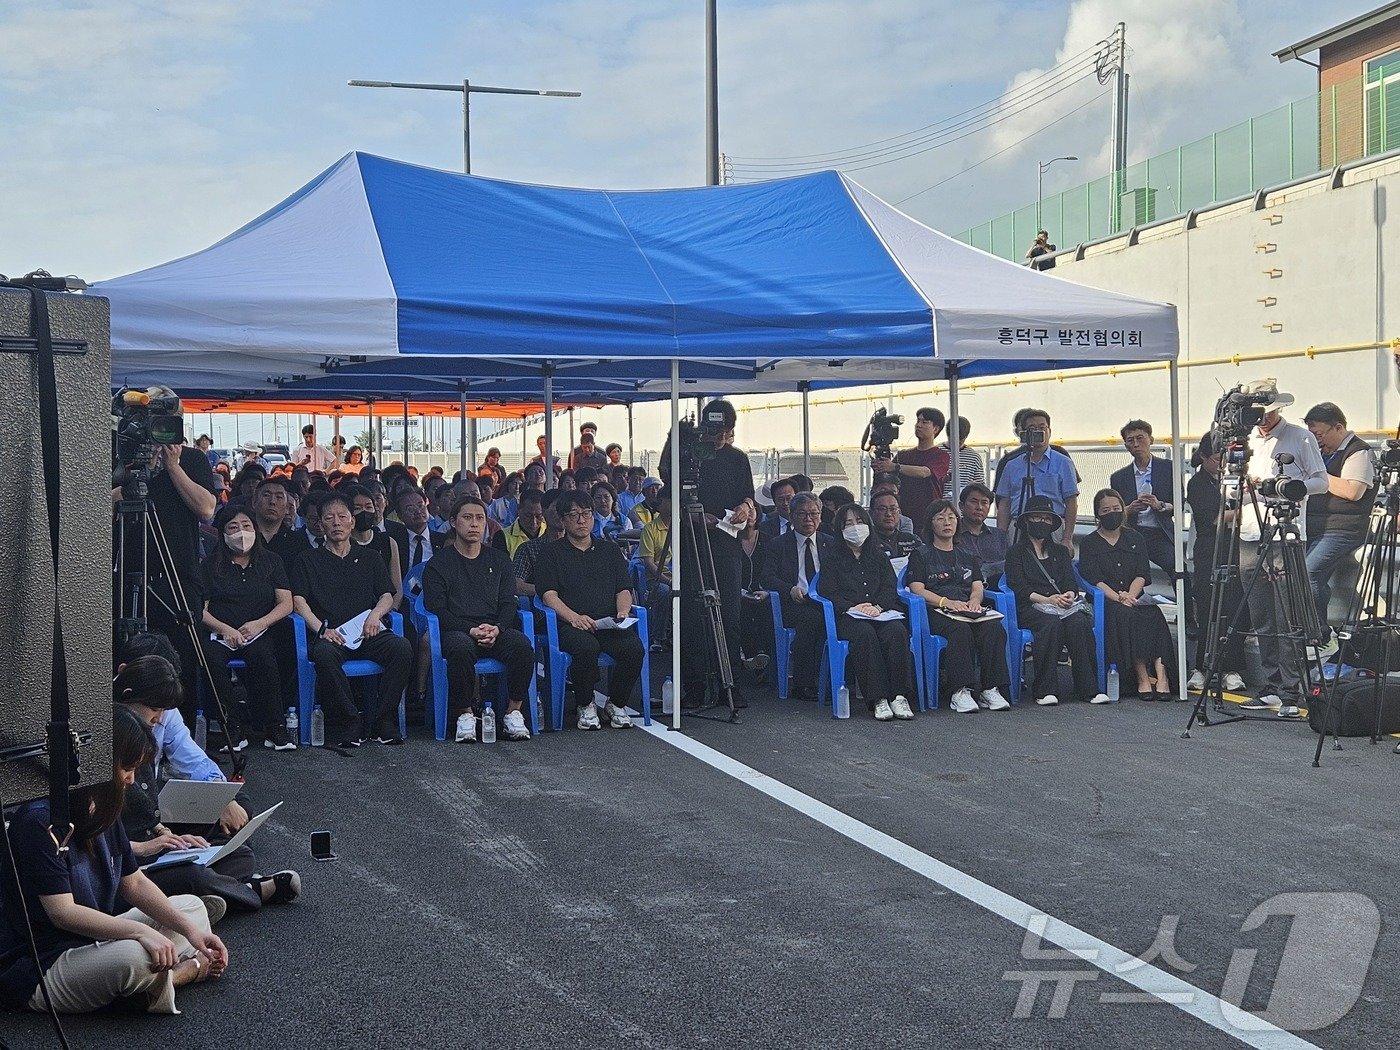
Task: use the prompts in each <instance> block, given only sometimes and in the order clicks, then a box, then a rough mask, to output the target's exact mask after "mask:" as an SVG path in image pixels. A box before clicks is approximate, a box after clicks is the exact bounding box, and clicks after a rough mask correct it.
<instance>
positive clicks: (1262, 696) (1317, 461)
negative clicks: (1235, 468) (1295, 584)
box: [1239, 379, 1327, 718]
mask: <svg viewBox="0 0 1400 1050" xmlns="http://www.w3.org/2000/svg"><path fill="white" fill-rule="evenodd" d="M1245 393H1247V394H1252V395H1258V396H1260V397H1261V399H1263V398H1267V401H1266V402H1265V403H1266V404H1269V405H1270V406H1271V407H1270V408H1269V410H1268V411H1267V412H1265V413H1264V418H1263V419H1262V420H1261V421H1260V422H1259V425H1258V426H1257V427H1256V428H1255V429H1254V430H1253V432H1251V434H1250V435H1249V453H1250V458H1249V467H1248V470H1249V480H1248V483H1247V489H1246V492H1245V495H1244V498H1243V500H1242V501H1241V503H1242V505H1241V507H1240V519H1239V520H1240V578H1241V579H1242V580H1244V581H1246V583H1245V588H1246V590H1247V592H1248V593H1247V594H1246V598H1247V601H1248V604H1249V618H1250V621H1251V623H1252V624H1253V625H1254V631H1255V632H1256V636H1257V637H1258V639H1259V660H1260V663H1261V664H1263V670H1264V684H1263V685H1262V686H1260V688H1259V691H1258V698H1257V699H1256V700H1254V701H1253V702H1252V703H1248V704H1245V705H1244V707H1245V709H1246V710H1253V711H1259V710H1265V709H1268V710H1274V711H1277V713H1278V716H1279V717H1280V718H1290V717H1295V716H1297V714H1298V705H1299V703H1300V701H1301V700H1302V695H1303V693H1302V681H1301V679H1300V678H1299V674H1298V665H1297V664H1296V663H1295V662H1294V660H1295V657H1296V655H1297V654H1295V653H1294V652H1291V651H1288V650H1287V649H1286V648H1285V646H1284V641H1285V638H1286V636H1287V635H1288V633H1289V624H1290V622H1291V619H1292V616H1294V615H1297V613H1295V612H1290V610H1289V609H1288V608H1287V607H1286V606H1285V604H1284V603H1285V601H1286V600H1287V599H1286V593H1285V590H1284V584H1285V582H1286V581H1285V580H1284V579H1283V578H1282V573H1283V546H1282V544H1281V543H1275V544H1273V545H1271V547H1270V550H1269V552H1268V553H1269V559H1268V560H1269V564H1267V565H1265V566H1264V567H1263V571H1262V572H1259V573H1258V578H1257V579H1256V580H1255V581H1254V586H1253V587H1250V586H1249V583H1248V582H1247V581H1248V580H1249V578H1250V574H1251V573H1253V572H1255V571H1256V570H1257V569H1258V568H1259V564H1260V562H1259V539H1260V536H1261V534H1262V528H1261V523H1260V521H1259V513H1258V510H1259V505H1258V504H1257V503H1256V499H1263V496H1262V494H1260V493H1259V492H1258V490H1259V488H1260V485H1259V482H1262V481H1265V480H1266V479H1270V478H1278V479H1281V480H1283V479H1287V480H1293V481H1301V482H1302V483H1303V485H1304V488H1305V490H1306V493H1307V495H1309V496H1313V495H1319V494H1321V493H1324V492H1326V491H1327V467H1326V465H1325V464H1324V463H1323V462H1322V453H1321V452H1320V451H1318V447H1317V440H1316V439H1315V438H1314V437H1313V436H1312V434H1310V433H1309V432H1308V431H1307V429H1306V428H1305V427H1300V426H1298V424H1296V423H1289V422H1288V421H1287V420H1285V419H1284V418H1283V416H1282V415H1280V414H1279V408H1281V407H1285V406H1287V405H1291V404H1293V397H1292V395H1290V394H1280V393H1279V392H1278V385H1277V383H1275V382H1274V380H1272V379H1263V380H1260V381H1258V382H1256V383H1253V384H1250V386H1249V387H1247V388H1246V390H1245ZM1298 536H1299V538H1300V539H1301V540H1302V541H1303V542H1304V543H1307V540H1308V530H1307V519H1306V518H1305V517H1300V518H1299V519H1298Z"/></svg>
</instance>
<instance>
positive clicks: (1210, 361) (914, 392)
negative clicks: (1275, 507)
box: [739, 339, 1400, 412]
mask: <svg viewBox="0 0 1400 1050" xmlns="http://www.w3.org/2000/svg"><path fill="white" fill-rule="evenodd" d="M1381 349H1389V350H1390V351H1391V352H1392V353H1395V354H1397V355H1400V339H1387V340H1383V341H1381V342H1376V343H1347V344H1345V345H1341V346H1308V347H1304V348H1302V349H1294V350H1268V351H1265V352H1263V353H1258V354H1231V355H1229V356H1227V357H1199V358H1192V359H1190V360H1186V361H1179V362H1178V366H1179V367H1180V368H1183V369H1185V368H1206V367H1217V368H1218V367H1219V366H1221V365H1234V366H1236V367H1239V366H1241V365H1244V364H1248V363H1252V362H1255V361H1284V360H1289V359H1292V358H1300V357H1306V358H1307V359H1308V360H1310V361H1311V360H1315V359H1316V358H1319V357H1326V356H1328V355H1330V354H1350V353H1355V352H1357V351H1359V350H1381ZM1170 367H1171V364H1170V362H1168V361H1143V362H1140V363H1138V364H1128V365H1110V366H1107V367H1101V368H1072V369H1067V370H1065V371H1063V372H1030V373H1024V372H1017V373H1015V374H1014V375H1006V376H992V377H989V378H986V379H968V380H962V381H960V382H959V383H958V389H959V390H988V389H991V388H992V387H1001V386H1012V387H1015V386H1028V385H1030V384H1031V383H1051V382H1054V383H1063V382H1064V381H1065V380H1067V379H1092V378H1100V377H1103V376H1108V377H1110V378H1114V379H1116V378H1117V377H1118V376H1121V375H1130V374H1132V373H1135V372H1165V371H1167V369H1168V368H1170ZM872 385H887V384H872ZM947 394H948V384H947V383H935V384H933V385H932V386H927V387H902V388H901V389H900V390H899V391H898V395H897V396H899V397H918V396H920V395H923V396H928V397H946V396H947ZM888 396H890V395H888V394H875V393H869V394H862V395H860V396H858V397H856V396H849V395H847V396H836V397H813V398H810V399H809V400H808V405H809V406H811V407H814V408H815V407H816V406H818V405H850V404H856V403H860V402H864V403H867V404H868V403H869V402H871V401H883V400H885V399H886V398H887V397H888ZM801 407H802V402H801V401H785V402H780V403H777V404H767V405H748V406H745V407H743V408H740V409H739V411H740V412H771V411H774V410H777V409H790V408H801Z"/></svg>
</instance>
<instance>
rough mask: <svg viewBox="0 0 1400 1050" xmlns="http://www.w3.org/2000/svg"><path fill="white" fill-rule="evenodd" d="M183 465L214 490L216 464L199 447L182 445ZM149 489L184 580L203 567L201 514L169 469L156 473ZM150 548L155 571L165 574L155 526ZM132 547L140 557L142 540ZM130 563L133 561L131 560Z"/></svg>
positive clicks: (176, 570) (152, 508)
mask: <svg viewBox="0 0 1400 1050" xmlns="http://www.w3.org/2000/svg"><path fill="white" fill-rule="evenodd" d="M180 467H181V469H182V470H184V472H185V473H186V474H188V475H189V477H190V479H191V480H192V481H194V482H195V484H197V485H201V486H203V487H204V488H205V489H208V490H209V491H210V492H211V493H212V492H213V491H214V471H213V468H212V467H210V466H209V457H208V456H206V455H205V454H204V453H203V452H201V451H199V449H197V448H184V449H181V450H180ZM147 492H148V493H149V495H150V500H151V510H152V512H153V513H154V514H155V516H156V517H157V518H159V519H160V524H161V528H162V529H163V530H164V532H165V538H166V541H167V542H168V543H169V545H170V557H171V560H172V561H173V562H174V570H175V573H176V574H177V575H178V576H179V577H180V578H181V579H182V580H188V579H190V578H191V577H193V576H194V575H195V573H196V572H198V571H199V518H198V516H197V515H196V514H195V512H194V511H192V510H190V508H189V507H188V506H187V505H186V504H185V500H184V498H183V497H182V496H181V495H180V490H179V489H177V488H176V487H175V482H174V481H173V480H171V477H170V472H169V471H166V470H161V471H160V472H158V473H156V474H153V475H152V476H151V480H150V482H149V484H148V485H147ZM147 549H148V551H147V558H148V559H149V562H148V564H149V566H150V569H149V571H150V573H151V575H152V576H163V575H165V574H164V572H163V571H162V569H161V564H162V562H161V560H160V554H159V553H158V551H157V549H156V539H155V527H154V526H152V527H151V530H150V533H149V535H148V537H147ZM128 551H129V552H134V556H135V557H138V558H139V557H140V544H139V543H135V544H132V545H131V546H130V547H128ZM129 557H130V555H129ZM128 565H131V562H130V560H128Z"/></svg>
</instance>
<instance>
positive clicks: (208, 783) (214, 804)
mask: <svg viewBox="0 0 1400 1050" xmlns="http://www.w3.org/2000/svg"><path fill="white" fill-rule="evenodd" d="M242 786H243V785H242V784H237V783H230V782H229V781H227V780H170V781H167V782H166V785H165V787H163V788H161V789H160V803H159V805H160V819H161V821H162V823H165V824H212V823H214V821H216V820H218V819H219V816H220V815H221V814H222V813H223V811H224V807H225V806H227V805H228V804H229V803H230V802H232V801H233V799H234V796H236V795H237V794H238V789H239V788H241V787H242Z"/></svg>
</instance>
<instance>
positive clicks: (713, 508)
mask: <svg viewBox="0 0 1400 1050" xmlns="http://www.w3.org/2000/svg"><path fill="white" fill-rule="evenodd" d="M661 478H662V480H663V481H665V482H666V484H667V485H670V484H671V442H670V440H669V439H667V441H666V445H665V447H664V448H662V450H661ZM696 495H697V496H698V497H699V499H700V503H701V504H702V505H703V506H704V508H705V511H706V513H708V514H713V515H714V516H715V517H717V518H722V517H724V512H725V511H727V510H733V509H734V508H735V507H737V506H738V505H739V504H740V503H742V502H743V501H744V500H745V499H753V466H752V465H751V464H750V463H749V457H748V456H747V455H745V454H744V453H743V452H741V451H740V450H739V449H737V448H735V447H734V446H733V445H725V446H724V448H719V449H715V454H714V455H713V456H711V457H710V458H709V459H707V460H705V461H704V462H703V463H701V464H700V481H699V483H698V485H697V486H696Z"/></svg>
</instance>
